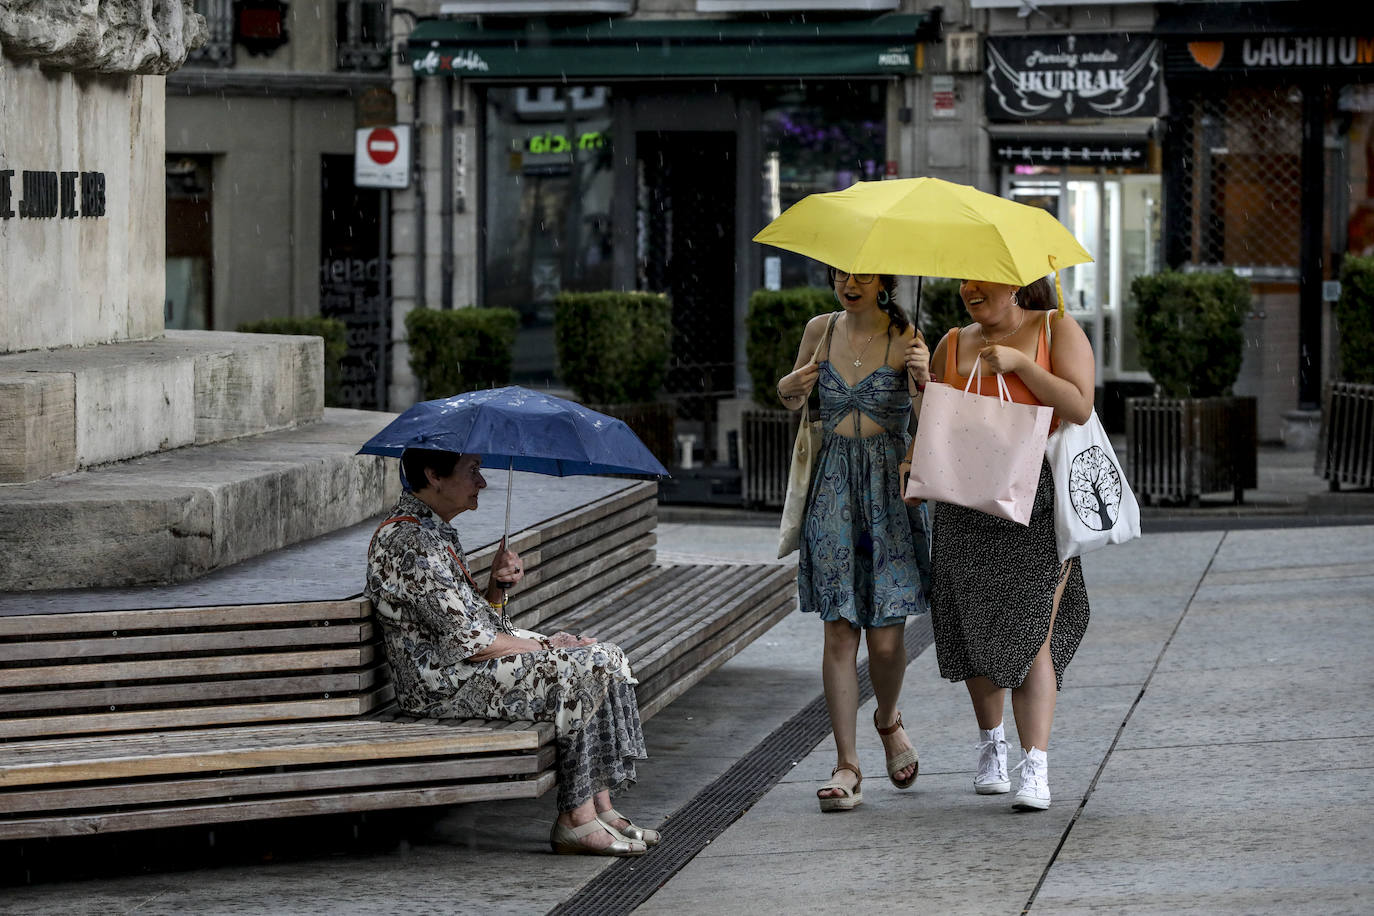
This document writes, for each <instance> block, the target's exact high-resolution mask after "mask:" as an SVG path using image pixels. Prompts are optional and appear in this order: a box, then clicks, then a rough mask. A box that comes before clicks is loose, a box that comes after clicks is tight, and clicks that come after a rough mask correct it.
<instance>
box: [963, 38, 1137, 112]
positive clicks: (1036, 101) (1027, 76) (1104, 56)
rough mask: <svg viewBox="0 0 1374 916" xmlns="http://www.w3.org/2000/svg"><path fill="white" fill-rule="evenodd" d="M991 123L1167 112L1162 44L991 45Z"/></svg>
mask: <svg viewBox="0 0 1374 916" xmlns="http://www.w3.org/2000/svg"><path fill="white" fill-rule="evenodd" d="M986 50H987V67H986V68H985V70H984V72H985V73H986V74H987V91H986V102H987V111H988V118H989V119H991V120H1004V121H1005V120H1015V121H1022V120H1028V119H1031V120H1038V119H1050V120H1063V119H1066V118H1103V117H1137V118H1138V117H1153V116H1154V115H1157V114H1159V105H1160V93H1159V75H1160V71H1161V69H1162V66H1161V60H1160V56H1161V55H1160V45H1159V42H1158V41H1157V40H1154V39H1149V38H1146V39H1141V38H1126V37H1121V36H1115V35H1043V36H1042V35H1037V36H1028V37H1017V38H989V39H988V40H987V46H986Z"/></svg>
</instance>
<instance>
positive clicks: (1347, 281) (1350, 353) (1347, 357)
mask: <svg viewBox="0 0 1374 916" xmlns="http://www.w3.org/2000/svg"><path fill="white" fill-rule="evenodd" d="M1336 327H1337V328H1338V329H1339V331H1340V347H1339V351H1340V357H1341V371H1340V378H1341V379H1342V380H1343V381H1347V382H1356V383H1359V384H1364V385H1369V384H1374V257H1360V256H1358V255H1346V256H1345V258H1344V260H1342V262H1341V298H1340V299H1339V300H1337V302H1336Z"/></svg>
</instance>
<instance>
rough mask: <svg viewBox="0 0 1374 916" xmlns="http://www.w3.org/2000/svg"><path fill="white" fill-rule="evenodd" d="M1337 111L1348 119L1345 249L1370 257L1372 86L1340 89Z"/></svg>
mask: <svg viewBox="0 0 1374 916" xmlns="http://www.w3.org/2000/svg"><path fill="white" fill-rule="evenodd" d="M1339 104H1340V109H1341V111H1342V112H1343V113H1344V115H1345V117H1347V118H1348V119H1349V122H1350V127H1349V129H1348V131H1347V132H1346V155H1345V168H1346V182H1345V184H1346V187H1347V188H1348V189H1349V191H1348V193H1349V195H1350V202H1349V207H1350V212H1349V214H1348V216H1349V219H1348V221H1347V224H1346V245H1345V250H1346V251H1347V253H1349V254H1357V255H1361V256H1368V255H1372V254H1374V85H1355V86H1346V87H1344V88H1343V89H1341V92H1340V99H1339Z"/></svg>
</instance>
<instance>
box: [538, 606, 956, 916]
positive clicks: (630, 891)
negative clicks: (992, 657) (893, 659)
mask: <svg viewBox="0 0 1374 916" xmlns="http://www.w3.org/2000/svg"><path fill="white" fill-rule="evenodd" d="M933 638H934V637H933V635H932V633H931V630H930V615H928V614H927V615H925V616H923V617H919V618H917V619H915V620H914V621H912V622H911V623H909V624H908V625H907V628H906V636H905V643H906V653H907V660H908V662H910V661H911V660H912V659H915V658H916V657H917V656H918V655H920V654H921V653H922V652H924V651H925V650H926V649H927V648H929V646H930V644H931V642H932V640H933ZM872 696H873V683H872V681H870V680H869V677H868V662H867V661H865V662H864V663H863V664H862V665H860V666H859V703H860V704H863V703H866V702H868V700H869V699H871V698H872ZM829 734H830V714H829V713H828V712H827V711H826V708H825V697H824V696H819V697H817V698H816V699H814V700H812V701H811V702H810V703H808V704H807V705H806V706H805V708H803V709H802V710H801V711H800V712H798V713H797V714H796V715H794V716H793V717H792V718H790V719H788V720H787V721H786V722H784V723H783V724H782V725H780V726H778V727H777V729H775V730H774V731H773V733H772V734H771V735H769V736H768V737H767V738H765V739H764V740H763V741H762V742H760V743H759V744H758V745H757V746H756V747H755V748H754V749H753V750H751V751H750V752H749V753H747V754H745V755H744V756H743V757H741V758H740V759H739V760H737V761H736V762H735V764H734V765H733V766H731V767H730V769H728V770H726V771H725V772H724V773H723V774H721V776H720V777H719V778H718V779H716V781H715V782H713V783H711V784H710V785H709V786H707V787H706V788H704V789H702V790H701V791H700V792H698V793H697V794H696V796H694V797H693V798H692V799H691V800H689V801H688V802H687V803H686V804H685V805H683V806H682V807H681V808H679V809H677V810H676V811H674V812H673V813H672V815H671V816H669V818H668V824H669V828H668V829H667V830H665V831H664V834H663V842H661V843H660V844H659V845H658V846H656V847H655V848H654V850H653V852H651V853H649V854H648V855H647V856H642V857H640V858H636V859H620V860H618V861H616V862H615V863H613V864H612V865H610V866H608V867H607V868H605V869H604V870H603V871H602V872H601V873H600V874H598V875H597V876H596V877H595V878H593V879H592V880H590V881H588V882H587V883H586V884H585V885H583V886H582V888H581V889H580V890H578V892H577V893H576V894H573V896H571V897H569V898H568V899H567V900H565V901H563V903H561V904H559V905H558V906H556V907H554V908H553V909H552V910H550V911H549V916H584V914H585V916H612V914H618V913H629V912H631V911H633V910H634V908H635V907H637V906H639V905H640V904H641V903H643V902H644V901H645V900H648V899H649V898H650V897H651V896H653V894H654V893H655V892H656V891H657V890H658V889H659V888H661V887H662V886H663V885H664V884H666V883H668V880H669V879H670V878H672V877H673V875H675V874H677V873H678V871H679V870H681V869H682V868H683V867H684V866H685V865H686V864H687V863H688V862H690V861H692V859H693V858H695V857H696V855H697V853H699V852H701V851H702V850H703V849H705V848H706V846H707V844H709V843H710V842H711V841H712V840H714V839H715V838H716V837H718V836H720V835H721V834H722V833H724V832H725V829H726V828H727V827H729V826H730V825H731V824H733V823H734V822H735V821H737V820H739V818H740V817H742V816H743V815H744V812H746V811H748V810H749V809H750V808H751V807H752V806H753V805H754V803H755V802H757V801H758V800H759V799H760V798H762V797H763V795H764V793H766V792H767V791H768V790H769V789H771V788H773V786H775V785H777V784H778V782H779V781H780V780H781V779H782V778H783V776H785V775H787V773H788V772H789V771H790V770H791V769H792V766H793V764H795V763H796V761H798V760H800V759H801V758H802V757H805V756H806V755H807V754H809V753H811V751H812V750H814V749H815V747H816V745H818V744H820V743H821V742H822V741H824V740H825V737H826V736H827V735H829Z"/></svg>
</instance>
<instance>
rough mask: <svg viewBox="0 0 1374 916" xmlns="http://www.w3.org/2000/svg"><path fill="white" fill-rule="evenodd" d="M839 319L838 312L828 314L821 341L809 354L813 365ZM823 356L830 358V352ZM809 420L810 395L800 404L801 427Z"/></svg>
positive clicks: (818, 360)
mask: <svg viewBox="0 0 1374 916" xmlns="http://www.w3.org/2000/svg"><path fill="white" fill-rule="evenodd" d="M839 319H840V313H839V312H831V313H830V320H829V321H828V322H826V325H825V331H824V332H823V333H822V334H821V339H820V340H818V341H817V342H816V350H815V352H813V353H812V354H811V362H813V363H818V362H820V361H821V347H824V346H825V343H826V341H827V340H829V339H830V332H831V331H833V330H834V329H835V322H836V321H838V320H839ZM825 355H826V357H827V358H828V357H829V356H830V351H829V350H826V351H825ZM810 419H811V396H810V395H807V397H806V400H805V401H803V402H802V412H801V422H802V426H805V425H806V424H807V423H808V422H810Z"/></svg>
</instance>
